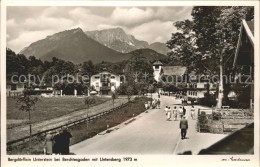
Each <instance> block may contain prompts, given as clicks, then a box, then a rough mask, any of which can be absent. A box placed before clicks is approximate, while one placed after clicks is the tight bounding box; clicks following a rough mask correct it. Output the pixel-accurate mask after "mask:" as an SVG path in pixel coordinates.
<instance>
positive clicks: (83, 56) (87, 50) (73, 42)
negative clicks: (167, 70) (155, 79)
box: [20, 28, 166, 64]
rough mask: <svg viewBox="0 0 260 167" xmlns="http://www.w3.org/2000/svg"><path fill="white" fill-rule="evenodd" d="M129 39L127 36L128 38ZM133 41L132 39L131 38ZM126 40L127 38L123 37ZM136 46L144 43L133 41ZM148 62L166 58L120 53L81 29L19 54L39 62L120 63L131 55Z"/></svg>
mask: <svg viewBox="0 0 260 167" xmlns="http://www.w3.org/2000/svg"><path fill="white" fill-rule="evenodd" d="M128 37H129V36H128ZM130 38H131V39H134V37H131V36H130ZM125 39H127V36H125ZM133 42H135V43H136V44H139V43H140V44H143V43H146V42H142V41H135V40H133ZM140 53H141V55H142V56H144V57H146V58H147V59H148V60H150V61H154V60H161V59H163V58H166V56H165V55H163V54H160V53H157V52H156V51H154V50H152V49H148V48H145V49H137V50H134V51H131V52H129V53H120V52H117V51H115V50H113V49H111V48H108V47H106V46H105V45H103V44H101V43H99V42H97V41H96V40H94V39H92V38H90V37H89V36H87V35H86V34H85V33H84V32H83V31H82V29H80V28H77V29H72V30H66V31H62V32H59V33H56V34H53V35H51V36H47V37H46V38H45V39H42V40H39V41H36V42H34V43H32V44H30V45H29V46H28V47H25V48H24V49H23V50H22V51H20V54H24V55H25V56H27V57H29V56H35V57H36V58H40V59H41V60H43V61H45V60H48V61H51V60H52V58H53V57H57V58H58V59H62V60H65V61H71V62H73V63H82V62H84V61H88V60H91V61H92V62H93V63H95V64H96V63H100V62H102V61H106V62H111V63H113V62H121V61H123V60H128V59H130V58H131V57H132V56H133V55H136V54H140Z"/></svg>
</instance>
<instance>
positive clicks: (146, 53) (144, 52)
mask: <svg viewBox="0 0 260 167" xmlns="http://www.w3.org/2000/svg"><path fill="white" fill-rule="evenodd" d="M125 56H127V57H129V58H132V57H134V56H142V57H144V58H146V59H147V60H149V61H151V62H153V61H156V60H163V59H167V56H165V55H163V54H160V53H157V52H156V51H154V50H152V49H148V48H146V49H137V50H134V51H132V52H129V53H127V54H126V55H125Z"/></svg>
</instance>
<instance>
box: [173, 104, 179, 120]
mask: <svg viewBox="0 0 260 167" xmlns="http://www.w3.org/2000/svg"><path fill="white" fill-rule="evenodd" d="M177 113H178V110H177V107H176V106H174V108H173V118H174V121H177V115H178V114H177Z"/></svg>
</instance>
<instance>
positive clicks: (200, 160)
mask: <svg viewBox="0 0 260 167" xmlns="http://www.w3.org/2000/svg"><path fill="white" fill-rule="evenodd" d="M200 5H202V6H255V38H256V41H257V43H256V44H255V118H254V122H255V125H254V127H255V128H254V134H255V135H254V139H255V140H254V141H255V144H254V155H218V156H217V155H129V156H130V157H135V158H138V161H136V162H122V161H121V162H120V163H119V162H91V161H90V162H75V161H74V162H62V161H61V162H54V161H52V162H36V161H31V162H28V161H20V162H15V163H14V162H8V157H12V158H28V157H30V158H34V157H41V158H44V157H46V158H50V156H45V155H39V156H37V155H35V156H29V155H28V156H27V155H6V135H5V134H6V93H5V92H6V80H5V77H6V63H5V62H6V57H5V55H6V49H5V48H6V7H7V6H200ZM259 74H260V73H259V1H257V0H255V1H110V2H108V1H68V0H67V1H60V0H59V1H27V0H25V1H23V0H9V1H8V0H5V1H2V2H1V165H2V166H3V167H17V166H26V167H36V166H37V167H46V166H48V167H53V166H63V167H71V166H78V167H79V166H82V167H86V166H106V167H109V166H111V167H112V166H113V167H115V166H131V167H132V166H148V167H152V166H154V167H158V166H176V167H186V166H187V167H189V166H192V167H202V166H206V167H212V166H215V167H222V166H224V167H231V166H235V167H258V166H259V133H260V131H259V111H260V110H259V101H260V100H259V85H260V84H259ZM51 157H52V158H53V157H62V156H58V155H55V156H53V155H52V156H51ZM66 157H74V158H75V155H74V156H66ZM76 157H78V158H84V157H86V158H90V159H91V158H94V157H98V158H100V157H107V158H111V157H119V158H123V157H127V155H103V156H102V155H95V156H94V155H85V156H82V155H81V156H78V155H77V156H76ZM231 157H234V158H241V159H249V160H250V161H225V162H224V161H222V159H229V158H231Z"/></svg>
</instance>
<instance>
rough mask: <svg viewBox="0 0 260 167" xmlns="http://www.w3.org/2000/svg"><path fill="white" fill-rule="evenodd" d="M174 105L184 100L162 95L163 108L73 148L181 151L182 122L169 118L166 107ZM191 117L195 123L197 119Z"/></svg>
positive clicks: (108, 151)
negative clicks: (180, 125) (179, 149)
mask: <svg viewBox="0 0 260 167" xmlns="http://www.w3.org/2000/svg"><path fill="white" fill-rule="evenodd" d="M173 104H180V100H175V99H174V97H168V96H161V109H152V110H149V111H148V113H143V114H141V115H140V116H137V118H136V120H134V121H133V122H131V123H129V124H128V125H125V126H123V127H122V125H121V127H119V129H117V128H116V129H117V130H114V131H112V132H111V133H109V134H104V135H97V136H95V137H93V138H91V139H88V140H85V141H83V142H80V143H78V144H76V145H73V146H71V148H70V150H71V152H73V153H75V154H177V152H176V151H177V146H178V145H179V144H180V142H182V140H181V141H180V140H179V139H180V130H179V121H173V120H171V121H166V115H165V112H164V110H163V108H164V107H165V106H166V105H168V106H170V107H171V108H173ZM187 108H188V109H187V113H186V115H187V116H189V115H190V111H189V107H187ZM188 119H189V124H190V123H191V122H193V123H191V124H192V125H193V126H195V124H196V120H190V118H189V117H188ZM190 128H194V129H195V127H190ZM187 137H189V132H188V134H187ZM187 140H188V139H187Z"/></svg>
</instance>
